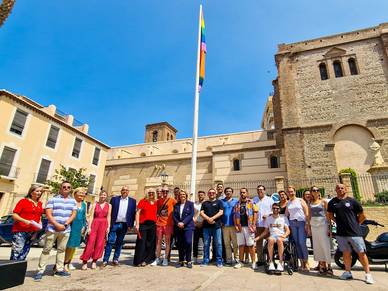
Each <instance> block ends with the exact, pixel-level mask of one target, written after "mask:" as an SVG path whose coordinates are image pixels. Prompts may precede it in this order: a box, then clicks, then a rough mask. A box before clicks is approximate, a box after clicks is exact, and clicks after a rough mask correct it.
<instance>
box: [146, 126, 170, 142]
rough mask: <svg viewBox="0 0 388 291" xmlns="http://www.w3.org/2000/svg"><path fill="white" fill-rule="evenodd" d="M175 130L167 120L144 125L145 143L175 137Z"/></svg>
mask: <svg viewBox="0 0 388 291" xmlns="http://www.w3.org/2000/svg"><path fill="white" fill-rule="evenodd" d="M176 133H177V130H176V129H175V128H174V127H173V126H172V125H171V124H169V123H168V122H159V123H153V124H147V125H146V131H145V140H144V142H145V143H150V142H161V141H169V140H175V139H176Z"/></svg>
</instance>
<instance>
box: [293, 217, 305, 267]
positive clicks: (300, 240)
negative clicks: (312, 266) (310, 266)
mask: <svg viewBox="0 0 388 291" xmlns="http://www.w3.org/2000/svg"><path fill="white" fill-rule="evenodd" d="M305 225H306V222H305V221H297V220H290V229H291V235H292V239H293V240H294V242H295V245H296V252H297V254H298V259H301V260H305V261H306V260H307V259H308V251H307V245H306V238H307V236H306V230H305V228H304V227H305Z"/></svg>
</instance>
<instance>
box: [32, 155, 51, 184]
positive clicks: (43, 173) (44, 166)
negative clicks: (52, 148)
mask: <svg viewBox="0 0 388 291" xmlns="http://www.w3.org/2000/svg"><path fill="white" fill-rule="evenodd" d="M50 164H51V161H49V160H46V159H42V161H41V162H40V167H39V172H38V176H37V177H36V182H37V183H40V184H44V183H45V182H46V181H47V176H48V172H49V169H50Z"/></svg>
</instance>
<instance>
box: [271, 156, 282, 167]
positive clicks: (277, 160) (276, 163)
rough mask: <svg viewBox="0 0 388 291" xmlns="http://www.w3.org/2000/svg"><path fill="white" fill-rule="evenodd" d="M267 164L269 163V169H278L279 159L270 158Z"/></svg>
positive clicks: (275, 157)
mask: <svg viewBox="0 0 388 291" xmlns="http://www.w3.org/2000/svg"><path fill="white" fill-rule="evenodd" d="M269 162H270V166H271V169H276V168H280V165H279V158H278V157H277V156H271V157H270V160H269Z"/></svg>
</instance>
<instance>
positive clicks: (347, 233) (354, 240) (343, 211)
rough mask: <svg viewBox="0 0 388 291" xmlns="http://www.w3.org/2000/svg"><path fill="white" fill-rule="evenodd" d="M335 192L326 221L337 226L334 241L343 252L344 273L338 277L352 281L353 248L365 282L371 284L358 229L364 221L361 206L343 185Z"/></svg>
mask: <svg viewBox="0 0 388 291" xmlns="http://www.w3.org/2000/svg"><path fill="white" fill-rule="evenodd" d="M335 191H336V192H337V197H335V198H333V199H331V200H330V202H329V204H328V208H327V216H328V219H330V220H332V221H335V222H336V224H337V234H336V239H337V242H338V247H339V249H340V250H341V251H342V252H343V257H344V264H345V272H344V273H343V274H342V275H341V276H340V279H342V280H349V279H353V276H352V273H351V272H350V269H351V262H352V248H353V249H354V250H355V251H356V252H357V254H358V259H359V261H360V262H361V264H362V266H363V267H364V270H365V282H366V283H367V284H373V283H374V281H373V277H372V274H371V273H370V271H369V262H368V257H367V256H366V254H365V251H366V247H365V242H364V239H363V237H362V233H361V227H360V223H362V222H363V221H364V220H365V215H364V212H363V209H362V206H361V204H360V203H359V202H358V201H357V200H355V199H353V198H352V197H348V195H347V193H346V187H345V185H343V184H337V186H336V188H335Z"/></svg>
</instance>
